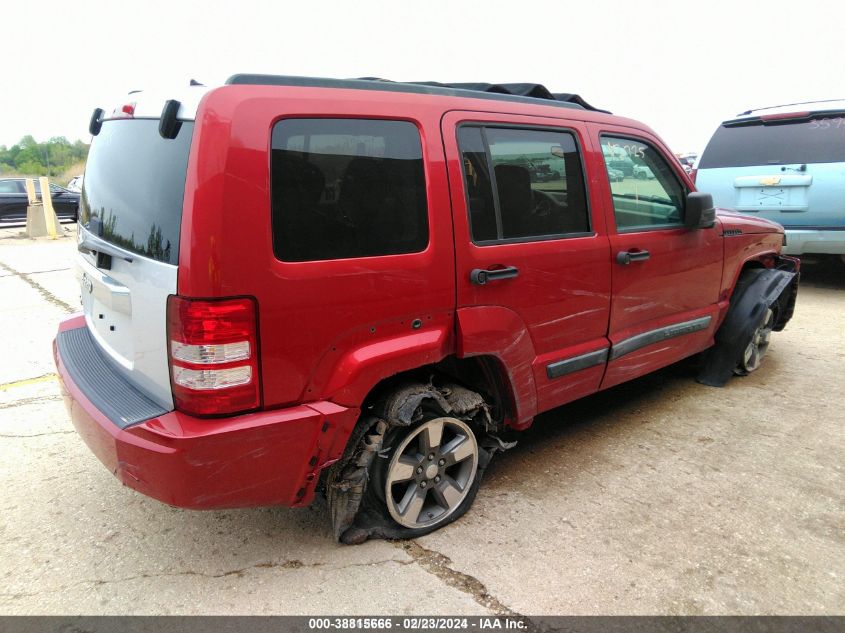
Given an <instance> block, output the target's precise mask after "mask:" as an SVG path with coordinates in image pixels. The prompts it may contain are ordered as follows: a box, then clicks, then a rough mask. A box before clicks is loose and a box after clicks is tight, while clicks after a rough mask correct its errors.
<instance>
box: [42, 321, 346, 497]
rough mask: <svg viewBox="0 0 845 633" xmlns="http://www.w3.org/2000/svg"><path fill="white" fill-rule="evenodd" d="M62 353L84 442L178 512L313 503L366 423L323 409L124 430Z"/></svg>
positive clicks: (65, 383)
mask: <svg viewBox="0 0 845 633" xmlns="http://www.w3.org/2000/svg"><path fill="white" fill-rule="evenodd" d="M80 327H85V320H84V318H83V317H82V316H73V317H70V318H69V319H67V320H65V321H63V322H62V323H61V325H60V326H59V332H60V333H61V332H63V331H67V330H74V329H77V328H80ZM53 352H54V356H55V360H56V367H57V369H58V373H59V378H60V383H61V386H62V392H63V395H64V399H65V404H66V406H67V409H68V412H69V414H70V417H71V420H72V421H73V425H74V427H76V430H77V432H78V433H79V435H80V437H82V439H83V440H84V441H85V443H86V444H87V445H88V447H89V448H90V449H91V451H92V452H93V453H94V454H95V455H96V456H97V458H98V459H99V460H100V461H101V462H102V463H103V464H104V465H105V466H106V467H107V468H108V469H109V470H110V471H111V472H112V473H113V474H114V475H115V476H116V477H117V478H118V479H119V480H120V481H122V482H123V483H124V484H125V485H127V486H129V487H130V488H133V489H135V490H137V491H138V492H141V493H143V494H145V495H147V496H149V497H153V498H154V499H158V500H159V501H163V502H164V503H167V504H170V505H173V506H179V507H183V508H195V509H213V508H236V507H251V506H265V505H288V506H302V505H307V504H308V503H310V502H311V500H312V499H313V497H314V489H315V487H316V484H317V479H318V475H319V472H320V470H321V469H322V468H325V467H326V466H328V465H330V464H331V463H333V462H334V461H336V460H337V459H338V458H339V457H340V456H341V455H342V454H343V450H344V448H345V445H346V440H347V439H348V437H349V434H350V433H351V432H352V428H353V427H354V425H355V422H356V420H357V418H358V413H359V412H358V410H357V409H349V408H346V407H341V406H338V405H336V404H333V403H331V402H314V403H309V404H307V405H299V406H295V407H290V408H286V409H278V410H275V411H263V412H258V413H251V414H246V415H240V416H234V417H230V418H219V419H213V420H208V419H199V418H194V417H191V416H188V415H185V414H183V413H180V412H178V411H171V412H169V413H164V414H161V415H157V416H155V417H153V418H150V419H148V420H145V421H143V422H139V423H137V424H132V425H130V426H126V427H124V428H121V427H120V426H118V424H116V423H115V422H112V420H111V419H109V418H108V417H107V416H106V415H105V414H104V413H103V412H102V411H101V410H100V409H98V408H97V407H96V406H95V405H93V404H92V402H91V398H89V396H88V395H86V393H84V392H83V390H82V388H80V386H79V382H80V381H79V380H76V379H75V378H74V375H72V372H70V371H69V370H68V367H67V364H66V363H65V362H64V361H63V359H62V356H61V354H60V353H59V350H58V347H57V346H56V344H55V343H54V345H53ZM94 399H95V400H96V398H94Z"/></svg>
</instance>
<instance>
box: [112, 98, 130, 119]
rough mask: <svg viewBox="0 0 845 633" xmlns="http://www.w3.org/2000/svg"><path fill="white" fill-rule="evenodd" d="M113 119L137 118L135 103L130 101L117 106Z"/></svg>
mask: <svg viewBox="0 0 845 633" xmlns="http://www.w3.org/2000/svg"><path fill="white" fill-rule="evenodd" d="M111 118H113V119H133V118H135V102H134V101H130V102H129V103H124V104H121V105H119V106H117V107H116V108H115V109H114V111H113V112H112V114H111Z"/></svg>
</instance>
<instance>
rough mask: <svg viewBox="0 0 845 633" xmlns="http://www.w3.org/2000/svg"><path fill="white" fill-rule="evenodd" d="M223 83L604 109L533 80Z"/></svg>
mask: <svg viewBox="0 0 845 633" xmlns="http://www.w3.org/2000/svg"><path fill="white" fill-rule="evenodd" d="M226 83H227V84H253V85H269V86H303V87H313V88H351V89H358V90H384V91H387V92H412V93H422V94H432V95H443V96H451V97H468V98H474V99H505V100H509V101H521V102H536V101H537V100H543V101H547V102H550V103H548V104H547V105H556V106H561V107H565V108H578V109H584V110H592V111H594V112H604V113H607V114H610V112H608V111H607V110H601V109H599V108H596V107H593V106H591V105H590V104H589V103H587V102H586V101H585V100H584V99H582V98H581V97H580V96H578V95H576V94H567V93H553V92H550V91H549V90H548V88H546V87H545V86H543V85H542V84H533V83H506V84H488V83H454V84H445V83H440V82H436V81H407V82H398V81H392V80H390V79H381V78H379V77H360V78H358V79H323V78H319V77H295V76H286V75H253V74H237V75H232V76H231V77H229V78H228V79H227V80H226Z"/></svg>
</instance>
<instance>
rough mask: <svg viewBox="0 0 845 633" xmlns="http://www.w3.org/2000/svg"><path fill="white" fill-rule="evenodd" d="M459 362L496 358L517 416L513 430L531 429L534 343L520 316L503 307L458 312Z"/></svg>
mask: <svg viewBox="0 0 845 633" xmlns="http://www.w3.org/2000/svg"><path fill="white" fill-rule="evenodd" d="M457 328H458V340H457V355H458V357H459V358H467V357H469V356H481V355H489V356H494V357H496V358H498V359H499V360H500V361H501V363H502V365H503V367H504V370H505V373H506V374H507V378H508V381H509V383H510V388H511V395H512V397H513V404H514V408H515V413H516V424H515V427H516V428H520V429H521V428H526V427H528V426H530V424H531V422H532V420H533V419H534V416H535V415H537V386H536V384H535V383H534V373H533V367H532V363H533V362H534V358H535V356H536V354H535V351H534V343H533V342H532V341H531V336H530V334H529V333H528V329H527V328H526V327H525V323H524V322H523V320H522V319H521V318H520V316H519V315H518V314H517V313H516V312H514V311H513V310H510V309H508V308H505V307H502V306H472V307H467V308H459V309H458V311H457Z"/></svg>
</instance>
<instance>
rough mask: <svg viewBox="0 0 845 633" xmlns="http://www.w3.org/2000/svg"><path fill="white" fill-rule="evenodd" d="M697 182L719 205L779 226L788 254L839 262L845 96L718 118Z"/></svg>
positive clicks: (844, 215) (843, 252) (843, 247)
mask: <svg viewBox="0 0 845 633" xmlns="http://www.w3.org/2000/svg"><path fill="white" fill-rule="evenodd" d="M696 180H697V182H698V184H699V186H700V187H701V188H702V189H704V190H706V191H709V192H711V193H712V194H713V198H714V200H715V201H716V202H717V204H719V205H720V206H724V207H729V208H733V209H736V210H737V211H739V212H741V213H744V214H748V215H753V216H757V217H762V218H767V219H769V220H773V221H775V222H778V223H779V224H782V225H783V226H784V227H785V229H786V238H787V242H786V247H785V249H784V251H785V252H786V253H790V254H794V255H803V254H834V255H839V256H842V257H843V259H844V260H845V205H843V192H845V100H842V101H824V102H814V103H799V104H794V105H789V106H778V107H773V108H762V109H760V110H749V111H747V112H743V113H742V114H740V115H738V116H737V117H735V118H733V119H728V120H726V121H724V122H723V123H722V124H721V125H720V126H719V127H718V128H717V129H716V132H715V133H714V134H713V137H712V138H711V139H710V142H709V143H708V144H707V147H706V148H705V149H704V152H703V153H702V155H701V159H700V160H699V162H698V166H697V174H696Z"/></svg>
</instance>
